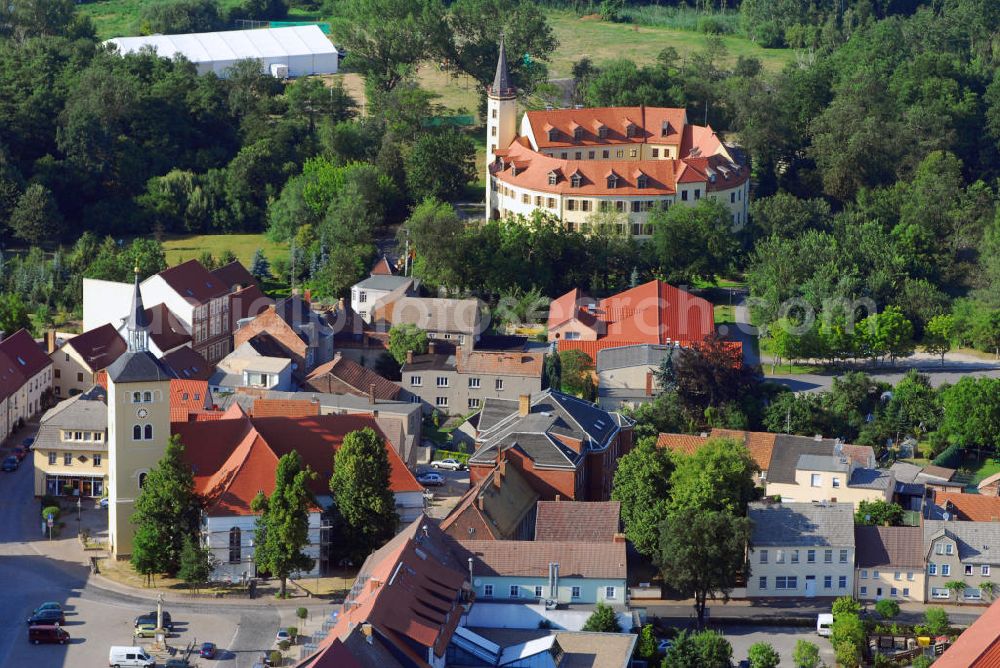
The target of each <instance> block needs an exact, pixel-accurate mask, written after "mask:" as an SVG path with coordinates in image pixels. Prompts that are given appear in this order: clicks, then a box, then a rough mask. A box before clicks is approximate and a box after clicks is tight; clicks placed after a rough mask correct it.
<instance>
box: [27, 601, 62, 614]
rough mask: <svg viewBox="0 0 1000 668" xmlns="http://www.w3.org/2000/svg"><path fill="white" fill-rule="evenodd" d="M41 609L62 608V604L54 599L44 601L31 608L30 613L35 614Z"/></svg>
mask: <svg viewBox="0 0 1000 668" xmlns="http://www.w3.org/2000/svg"><path fill="white" fill-rule="evenodd" d="M43 610H62V605H61V604H59V603H56V602H55V601H46V602H45V603H42V604H41V605H40V606H38V607H37V608H35V609H34V610H32V611H31V614H33V615H37V614H38V613H39V612H41V611H43Z"/></svg>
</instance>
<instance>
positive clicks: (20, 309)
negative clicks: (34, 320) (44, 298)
mask: <svg viewBox="0 0 1000 668" xmlns="http://www.w3.org/2000/svg"><path fill="white" fill-rule="evenodd" d="M19 329H28V330H30V329H31V317H30V316H29V315H28V307H27V306H26V305H25V303H24V300H23V299H22V298H21V295H19V294H17V293H14V292H10V293H7V294H3V293H0V332H6V335H7V336H9V335H10V334H13V333H14V332H16V331H17V330H19Z"/></svg>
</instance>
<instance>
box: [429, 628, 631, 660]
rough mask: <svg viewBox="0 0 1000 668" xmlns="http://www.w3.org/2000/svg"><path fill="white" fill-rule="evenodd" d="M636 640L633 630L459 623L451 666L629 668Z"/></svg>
mask: <svg viewBox="0 0 1000 668" xmlns="http://www.w3.org/2000/svg"><path fill="white" fill-rule="evenodd" d="M637 640H638V636H637V635H636V634H634V633H597V632H593V633H591V632H589V631H556V630H547V629H511V628H481V627H480V628H476V629H472V628H469V627H466V626H460V627H459V628H458V629H457V630H456V631H455V636H454V637H453V638H452V643H451V645H450V646H449V647H448V665H452V666H483V665H487V666H511V667H521V666H524V667H527V666H530V667H532V668H534V667H536V666H537V667H539V668H543V667H544V668H584V667H586V668H630V666H632V665H634V664H633V662H632V657H633V655H634V654H635V646H636V642H637Z"/></svg>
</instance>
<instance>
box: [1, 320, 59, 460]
mask: <svg viewBox="0 0 1000 668" xmlns="http://www.w3.org/2000/svg"><path fill="white" fill-rule="evenodd" d="M51 390H52V360H51V359H49V356H48V355H46V354H45V350H43V349H42V347H41V346H40V345H39V344H38V343H36V342H35V340H34V339H33V338H32V337H31V334H29V333H28V331H27V330H24V329H19V330H17V331H16V332H14V333H13V334H11V335H10V336H8V337H6V338H4V339H2V340H0V441H2V440H3V439H5V438H7V436H8V435H10V434H11V433H12V432H13V431H14V430H15V429H16V428H18V427H19V426H20V425H22V424H24V423H25V422H27V421H28V420H30V419H31V418H32V417H33V416H34V415H35V414H36V413H38V412H39V411H40V410H42V409H43V408H44V407H45V402H46V401H47V400H48V399H47V397H48V396H49V393H50V392H51Z"/></svg>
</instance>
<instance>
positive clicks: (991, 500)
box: [934, 492, 1000, 522]
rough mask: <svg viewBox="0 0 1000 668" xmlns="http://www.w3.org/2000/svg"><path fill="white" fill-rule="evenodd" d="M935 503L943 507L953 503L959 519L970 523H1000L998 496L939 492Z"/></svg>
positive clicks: (999, 500) (999, 498) (999, 501)
mask: <svg viewBox="0 0 1000 668" xmlns="http://www.w3.org/2000/svg"><path fill="white" fill-rule="evenodd" d="M934 502H935V503H936V504H937V505H939V506H941V507H944V506H945V505H946V504H948V503H951V505H952V506H953V507H954V508H955V510H957V511H958V514H959V517H960V518H961V519H963V520H966V521H969V522H1000V497H997V496H984V495H982V494H959V493H957V492H937V494H935V496H934Z"/></svg>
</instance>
